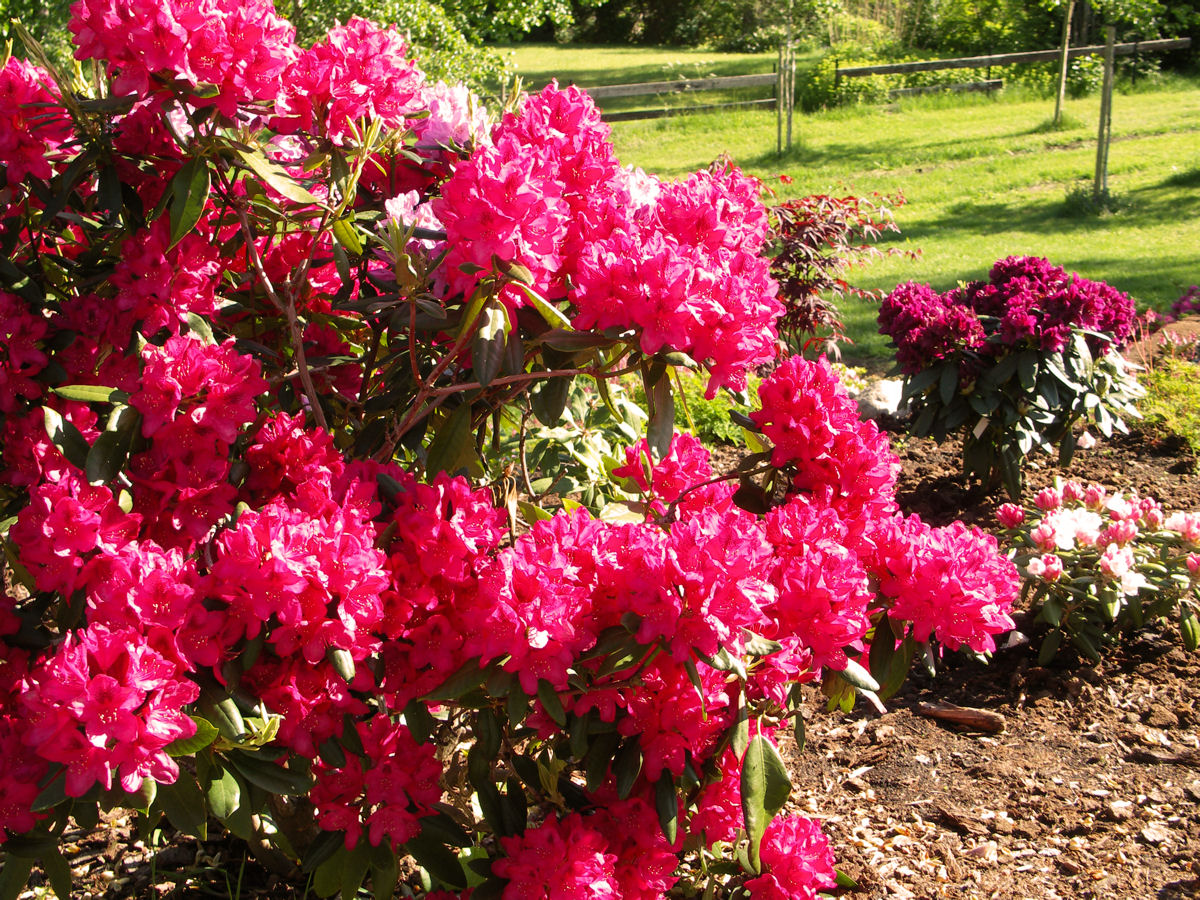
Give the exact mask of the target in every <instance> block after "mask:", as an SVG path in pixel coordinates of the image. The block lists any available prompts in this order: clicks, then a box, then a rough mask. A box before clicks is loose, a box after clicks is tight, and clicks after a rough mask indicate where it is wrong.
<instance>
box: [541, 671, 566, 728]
mask: <svg viewBox="0 0 1200 900" xmlns="http://www.w3.org/2000/svg"><path fill="white" fill-rule="evenodd" d="M537 695H538V702H540V703H541V704H542V709H544V710H546V715H548V716H549V717H550V718H551V719H553V720H554V724H555V725H557V726H558V727H559V728H563V727H564V726H566V724H567V713H566V711H565V710H564V709H563V705H562V701H561V700H560V699H559V698H558V691H556V690H555V689H554V685H552V684H551V683H550V682H548V681H547V680H546V679H544V678H543V679H540V680H539V681H538V689H537Z"/></svg>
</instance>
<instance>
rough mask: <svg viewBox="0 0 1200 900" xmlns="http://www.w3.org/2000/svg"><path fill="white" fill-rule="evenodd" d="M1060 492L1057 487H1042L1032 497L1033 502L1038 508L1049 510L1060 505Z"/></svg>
mask: <svg viewBox="0 0 1200 900" xmlns="http://www.w3.org/2000/svg"><path fill="white" fill-rule="evenodd" d="M1062 499H1063V498H1062V492H1061V491H1059V490H1058V489H1057V488H1052V487H1048V488H1043V489H1042V490H1040V491H1038V494H1037V496H1036V497H1034V498H1033V504H1034V506H1036V507H1037V508H1038V509H1040V510H1044V511H1049V510H1052V509H1058V508H1059V507H1060V506H1062Z"/></svg>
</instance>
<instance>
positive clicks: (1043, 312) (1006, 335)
mask: <svg viewBox="0 0 1200 900" xmlns="http://www.w3.org/2000/svg"><path fill="white" fill-rule="evenodd" d="M1135 317H1136V309H1135V307H1134V304H1133V301H1132V300H1131V299H1130V297H1129V295H1128V294H1124V293H1121V292H1120V291H1118V290H1116V289H1115V288H1112V287H1110V286H1109V285H1107V284H1105V283H1104V282H1097V281H1089V280H1088V279H1086V278H1082V277H1080V276H1079V275H1076V274H1068V273H1067V272H1066V270H1065V269H1062V268H1061V267H1059V266H1055V265H1051V264H1050V263H1049V262H1048V261H1047V260H1045V259H1041V258H1038V257H1033V256H1010V257H1007V258H1006V259H1002V260H1000V261H998V262H997V263H996V264H995V265H994V266H993V267H992V271H991V273H990V275H989V278H988V280H987V281H976V282H972V283H971V284H969V285H967V286H966V287H962V288H954V289H953V290H950V291H947V292H946V293H944V294H939V293H937V292H936V291H934V290H933V289H932V288H930V287H929V286H928V285H923V284H917V283H916V282H908V283H906V284H902V285H900V286H899V287H897V288H896V289H895V290H894V291H892V293H891V294H889V295H888V296H887V298H885V299H884V301H883V305H882V306H881V307H880V311H879V330H880V331H881V332H882V333H883V334H885V335H887V336H888V337H890V338H892V340H893V341H895V343H896V359H897V362H898V363H899V365H900V368H901V370H902V371H903V372H905V373H906V374H910V375H911V374H915V373H916V372H919V371H921V370H922V369H924V368H927V367H928V366H929V365H931V364H933V363H935V362H939V361H941V360H944V359H948V358H952V357H954V356H955V355H957V354H964V353H965V354H968V355H969V354H971V353H974V354H978V355H980V356H984V357H1000V356H1004V355H1006V354H1008V353H1011V352H1013V351H1014V350H1018V349H1023V348H1034V349H1038V350H1043V351H1048V352H1057V351H1060V350H1062V349H1063V348H1064V347H1065V346H1066V344H1067V341H1068V340H1069V339H1070V336H1071V332H1072V330H1073V329H1085V330H1087V331H1092V332H1098V333H1100V334H1103V335H1105V336H1106V340H1100V341H1098V340H1095V339H1093V340H1092V341H1091V342H1090V343H1091V345H1092V350H1093V352H1094V353H1107V352H1108V351H1109V350H1110V349H1112V348H1119V347H1121V346H1122V345H1124V343H1125V341H1126V340H1128V338H1129V335H1130V334H1131V332H1132V331H1133V324H1134V319H1135ZM979 367H980V366H979V365H977V366H975V368H976V369H978V368H979Z"/></svg>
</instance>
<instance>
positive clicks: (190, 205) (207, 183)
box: [171, 156, 211, 247]
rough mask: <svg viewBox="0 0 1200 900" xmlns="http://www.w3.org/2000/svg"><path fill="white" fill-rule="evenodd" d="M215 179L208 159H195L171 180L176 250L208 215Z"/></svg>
mask: <svg viewBox="0 0 1200 900" xmlns="http://www.w3.org/2000/svg"><path fill="white" fill-rule="evenodd" d="M210 188H211V180H210V176H209V171H208V160H207V159H205V158H204V157H202V156H195V157H192V158H191V159H189V160H188V161H187V162H185V163H184V164H183V167H182V168H180V170H179V171H178V172H176V173H175V177H174V178H172V179H171V246H172V247H174V246H175V245H176V244H178V243H179V242H180V241H181V240H183V238H184V237H186V236H187V235H188V234H190V233H191V231H192V229H193V228H195V227H196V224H197V223H198V222H199V221H200V219H201V217H202V216H203V215H204V207H205V205H206V204H207V203H208V192H209V189H210Z"/></svg>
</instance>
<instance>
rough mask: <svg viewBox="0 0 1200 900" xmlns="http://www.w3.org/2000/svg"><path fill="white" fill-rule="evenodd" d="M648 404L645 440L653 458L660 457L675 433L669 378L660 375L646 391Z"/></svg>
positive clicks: (672, 398) (663, 454) (672, 397)
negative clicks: (648, 415) (648, 414)
mask: <svg viewBox="0 0 1200 900" xmlns="http://www.w3.org/2000/svg"><path fill="white" fill-rule="evenodd" d="M646 396H647V400H648V402H649V404H650V418H649V420H648V421H647V423H646V442H647V443H648V444H649V445H650V452H651V453H653V454H654V457H655V459H662V458H663V457H664V456H666V455H667V451H668V450H670V448H671V438H672V437H674V435H675V397H674V395H673V394H672V393H671V379H670V378H668V377H667V376H666V375H663V376H662V377H660V378H659V379H658V380H657V381H655V382H654V383H653V384H652V385H650V386H649V389H648V390H647V392H646Z"/></svg>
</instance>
